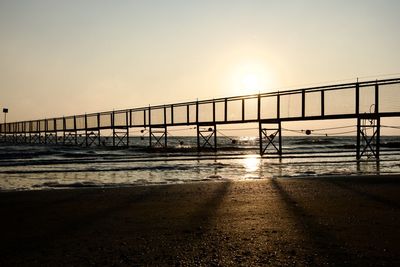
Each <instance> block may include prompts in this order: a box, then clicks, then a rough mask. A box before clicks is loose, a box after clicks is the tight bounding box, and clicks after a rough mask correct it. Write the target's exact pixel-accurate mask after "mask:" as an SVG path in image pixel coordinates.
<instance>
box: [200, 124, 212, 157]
mask: <svg viewBox="0 0 400 267" xmlns="http://www.w3.org/2000/svg"><path fill="white" fill-rule="evenodd" d="M203 127H204V128H202V127H201V126H197V127H196V128H197V150H198V151H199V152H200V151H201V150H205V149H212V150H214V151H217V125H215V124H214V125H209V126H207V125H205V126H203Z"/></svg>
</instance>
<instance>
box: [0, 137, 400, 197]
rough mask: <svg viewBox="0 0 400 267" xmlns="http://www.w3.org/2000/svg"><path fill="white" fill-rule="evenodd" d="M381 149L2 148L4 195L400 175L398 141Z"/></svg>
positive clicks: (187, 144)
mask: <svg viewBox="0 0 400 267" xmlns="http://www.w3.org/2000/svg"><path fill="white" fill-rule="evenodd" d="M232 140H235V141H234V142H233V141H232ZM103 141H104V142H105V143H110V139H107V140H106V139H104V140H103ZM381 142H382V147H381V160H380V161H379V162H376V161H375V160H373V159H372V158H370V159H368V157H364V159H363V161H361V162H357V161H356V160H355V143H356V139H355V137H325V136H322V137H315V136H305V137H283V142H282V144H283V145H282V147H283V157H282V158H279V157H278V156H277V155H276V154H267V155H265V156H264V157H260V156H259V152H258V149H259V148H258V140H257V138H254V137H226V136H225V137H220V138H219V139H218V146H219V149H218V151H217V152H213V151H204V152H201V153H198V152H197V151H196V137H170V138H169V140H168V146H169V148H168V149H167V150H165V151H160V150H149V149H148V148H147V145H148V139H144V140H142V139H141V138H140V137H131V138H130V147H129V148H112V147H110V146H106V147H104V146H103V147H87V148H86V147H74V146H51V145H46V146H45V145H7V144H0V190H2V191H9V190H43V189H55V188H77V187H116V186H117V187H118V186H131V185H154V184H171V183H172V184H175V183H189V182H199V181H220V180H246V179H265V178H271V177H299V178H301V177H313V176H317V175H318V176H321V175H323V176H332V177H333V176H337V175H340V176H342V175H358V174H399V173H400V137H389V136H384V137H382V139H381ZM270 152H273V151H272V150H271V151H270Z"/></svg>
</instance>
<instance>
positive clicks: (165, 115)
mask: <svg viewBox="0 0 400 267" xmlns="http://www.w3.org/2000/svg"><path fill="white" fill-rule="evenodd" d="M167 134H168V132H167V107H166V106H164V147H165V148H167V142H168V137H167Z"/></svg>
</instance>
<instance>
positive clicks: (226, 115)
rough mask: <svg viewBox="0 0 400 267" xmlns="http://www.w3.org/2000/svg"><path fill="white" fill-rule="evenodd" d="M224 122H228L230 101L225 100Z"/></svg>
mask: <svg viewBox="0 0 400 267" xmlns="http://www.w3.org/2000/svg"><path fill="white" fill-rule="evenodd" d="M224 121H225V122H227V121H228V99H227V98H225V105H224Z"/></svg>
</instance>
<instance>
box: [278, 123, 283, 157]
mask: <svg viewBox="0 0 400 267" xmlns="http://www.w3.org/2000/svg"><path fill="white" fill-rule="evenodd" d="M278 134H279V156H282V122H281V121H280V120H279V122H278Z"/></svg>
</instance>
